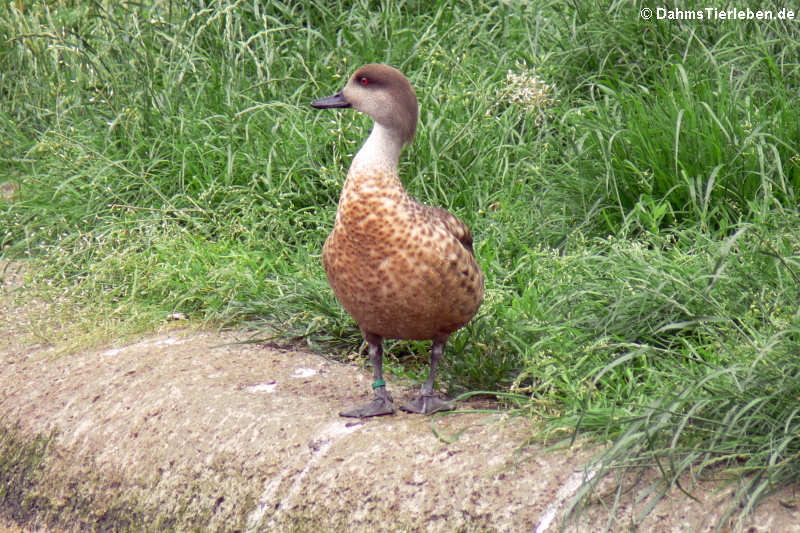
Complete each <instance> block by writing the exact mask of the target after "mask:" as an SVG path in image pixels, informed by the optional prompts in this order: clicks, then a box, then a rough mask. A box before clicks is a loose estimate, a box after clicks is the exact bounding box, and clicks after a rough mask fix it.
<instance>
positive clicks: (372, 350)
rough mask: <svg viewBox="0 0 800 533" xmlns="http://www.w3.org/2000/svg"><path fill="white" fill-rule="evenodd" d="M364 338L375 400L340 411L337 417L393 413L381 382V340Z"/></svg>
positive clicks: (390, 397)
mask: <svg viewBox="0 0 800 533" xmlns="http://www.w3.org/2000/svg"><path fill="white" fill-rule="evenodd" d="M364 338H365V339H366V340H367V344H368V345H369V360H370V362H372V374H373V377H374V379H375V381H374V382H373V383H372V388H373V390H374V391H375V398H373V399H372V401H371V402H369V403H368V404H366V405H360V406H358V407H353V408H352V409H348V410H347V411H342V412H341V413H339V416H347V417H351V418H368V417H370V416H381V415H391V414H394V412H395V409H394V400H392V396H391V395H390V394H389V392H388V391H387V390H386V382H384V381H383V339H382V338H381V337H379V336H377V335H372V334H366V335H364Z"/></svg>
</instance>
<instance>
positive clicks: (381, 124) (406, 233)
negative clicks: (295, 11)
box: [313, 65, 483, 416]
mask: <svg viewBox="0 0 800 533" xmlns="http://www.w3.org/2000/svg"><path fill="white" fill-rule="evenodd" d="M365 80H366V81H365ZM409 95H410V96H409ZM313 105H315V107H322V108H324V107H353V108H355V109H357V110H360V111H363V112H365V113H367V114H369V115H370V116H372V117H373V118H374V119H375V129H374V130H373V132H372V133H371V134H370V138H369V139H368V140H367V142H365V144H364V146H363V147H362V148H361V150H360V151H359V153H358V154H357V155H356V157H355V159H354V161H353V163H352V165H351V167H350V170H349V172H348V174H347V180H346V181H345V184H344V187H343V189H342V194H341V197H340V199H339V208H338V211H337V213H336V222H335V224H334V228H333V231H332V232H331V234H330V236H329V237H328V239H327V240H326V241H325V246H324V247H323V252H322V259H323V264H324V266H325V272H326V273H327V276H328V281H329V282H330V284H331V287H332V288H333V291H334V293H335V294H336V297H337V298H338V299H339V301H340V302H341V304H342V306H343V307H344V308H345V309H346V310H347V311H348V312H349V313H350V314H351V315H353V318H354V319H355V320H356V322H357V323H358V325H359V327H360V328H361V331H362V332H363V333H364V336H365V338H366V339H367V341H368V342H369V343H370V348H371V356H372V359H373V364H375V359H376V357H375V355H374V353H373V352H374V350H373V348H374V346H373V345H375V344H378V347H377V348H376V349H377V350H380V342H381V340H382V339H383V338H392V339H415V340H429V339H430V340H432V341H433V342H434V347H436V346H437V345H438V346H439V348H438V351H439V355H441V350H442V349H443V345H444V342H445V341H446V340H447V339H448V337H449V336H450V334H452V333H453V332H454V331H456V330H457V329H458V328H460V327H462V326H463V325H464V324H466V323H467V322H468V321H469V320H470V319H471V318H472V317H473V316H474V315H475V312H476V311H477V310H478V307H479V306H480V303H481V300H482V298H483V274H482V273H481V270H480V268H479V267H478V264H477V262H476V261H475V257H474V252H473V247H472V233H471V232H470V230H469V228H468V227H467V226H466V225H465V224H464V223H463V222H462V221H461V220H459V219H458V218H457V217H456V216H455V215H453V214H452V213H450V212H448V211H446V210H444V209H442V208H439V207H431V206H426V205H424V204H421V203H419V202H418V201H416V200H415V199H414V198H412V197H411V196H410V195H409V194H408V193H407V192H406V190H405V189H404V188H403V184H402V182H401V181H400V177H399V176H398V171H397V161H398V158H399V153H400V150H401V149H402V147H403V145H404V144H407V143H410V142H411V140H412V139H413V135H414V131H415V129H416V121H417V100H416V96H415V95H414V92H413V89H411V86H410V84H409V83H408V81H407V80H406V78H405V77H404V76H403V75H402V74H401V73H400V72H399V71H397V70H395V69H393V68H391V67H387V66H385V65H366V66H364V67H361V68H360V69H359V70H358V71H356V73H355V74H354V75H353V77H352V78H351V79H350V82H349V83H348V84H347V86H346V87H345V89H344V90H343V91H342V93H339V94H337V95H335V96H333V97H330V98H328V99H323V100H319V101H317V102H314V104H313ZM386 110H389V112H386ZM412 119H413V120H412ZM436 351H437V349H434V352H432V364H431V367H432V368H431V376H430V378H429V381H430V382H431V383H430V387H429V389H430V390H425V387H424V386H423V394H422V396H421V397H425V398H428V399H429V397H430V396H431V395H432V384H433V376H434V375H435V367H436V363H438V357H435V360H434V353H435V352H436ZM376 380H381V376H380V362H378V370H377V371H376ZM381 381H382V380H381ZM426 385H427V382H426ZM379 392H380V391H378V390H377V388H376V393H379ZM379 396H380V394H379ZM386 396H388V393H386ZM376 401H377V400H376ZM389 402H391V397H389ZM438 407H439V408H443V407H442V405H439V406H438ZM427 409H428V408H427V407H426V408H424V410H423V411H414V412H429V411H428V410H427ZM387 410H388V408H387ZM391 412H393V410H392V411H391ZM373 414H388V413H385V412H380V413H371V412H369V413H366V414H365V411H364V409H361V410H357V413H356V414H355V415H353V414H350V415H346V416H372V415H373Z"/></svg>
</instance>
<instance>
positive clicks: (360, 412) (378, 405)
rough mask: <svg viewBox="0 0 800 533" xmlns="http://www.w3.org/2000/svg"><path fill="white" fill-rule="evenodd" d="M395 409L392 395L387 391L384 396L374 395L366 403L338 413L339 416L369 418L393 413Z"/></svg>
mask: <svg viewBox="0 0 800 533" xmlns="http://www.w3.org/2000/svg"><path fill="white" fill-rule="evenodd" d="M395 411H396V410H395V408H394V402H393V401H392V397H391V396H389V394H388V393H387V394H386V396H385V397H381V396H375V398H373V400H372V401H371V402H369V403H368V404H366V405H359V406H358V407H353V408H352V409H348V410H347V411H342V412H341V413H339V416H346V417H349V418H369V417H371V416H383V415H393V414H394V413H395Z"/></svg>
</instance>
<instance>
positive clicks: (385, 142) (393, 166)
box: [350, 122, 403, 175]
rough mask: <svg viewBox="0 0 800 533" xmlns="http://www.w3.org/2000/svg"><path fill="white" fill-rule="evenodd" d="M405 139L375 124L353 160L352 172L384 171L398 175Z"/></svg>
mask: <svg viewBox="0 0 800 533" xmlns="http://www.w3.org/2000/svg"><path fill="white" fill-rule="evenodd" d="M402 150H403V139H402V138H401V137H400V135H398V134H397V132H395V131H393V130H391V129H389V128H387V127H385V126H382V125H380V124H378V123H377V122H375V126H374V127H373V128H372V132H371V133H370V134H369V137H367V140H366V141H365V142H364V145H363V146H362V147H361V149H360V150H359V151H358V153H357V154H356V156H355V157H354V158H353V163H352V164H351V166H350V168H351V170H357V169H362V168H363V169H365V170H366V169H382V170H386V171H389V172H391V173H393V174H395V175H396V174H397V171H398V163H399V161H400V152H401V151H402Z"/></svg>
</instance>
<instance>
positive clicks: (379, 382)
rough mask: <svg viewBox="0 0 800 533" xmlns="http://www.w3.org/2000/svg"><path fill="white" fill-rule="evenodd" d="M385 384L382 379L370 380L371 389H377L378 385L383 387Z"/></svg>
mask: <svg viewBox="0 0 800 533" xmlns="http://www.w3.org/2000/svg"><path fill="white" fill-rule="evenodd" d="M385 386H386V382H385V381H383V380H382V379H379V380H376V381H373V382H372V388H373V389H377V388H378V387H385Z"/></svg>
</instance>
